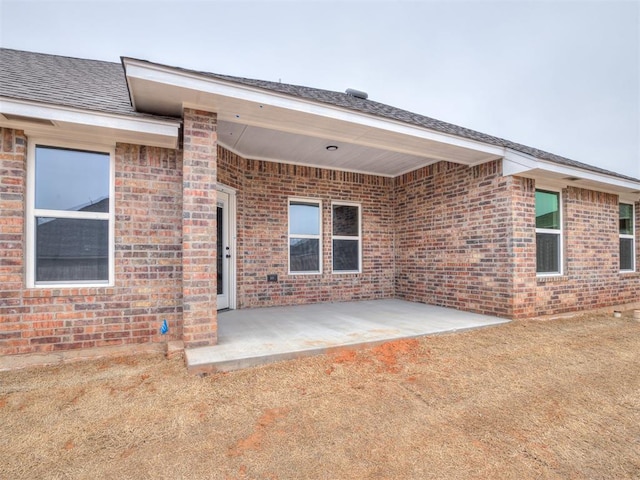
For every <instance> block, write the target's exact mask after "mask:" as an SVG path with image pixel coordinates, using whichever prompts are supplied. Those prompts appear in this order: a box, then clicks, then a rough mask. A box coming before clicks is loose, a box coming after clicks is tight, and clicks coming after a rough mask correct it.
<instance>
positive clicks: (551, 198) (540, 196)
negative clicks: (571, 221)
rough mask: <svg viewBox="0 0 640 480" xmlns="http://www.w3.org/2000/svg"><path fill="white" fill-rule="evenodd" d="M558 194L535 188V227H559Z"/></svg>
mask: <svg viewBox="0 0 640 480" xmlns="http://www.w3.org/2000/svg"><path fill="white" fill-rule="evenodd" d="M559 204H560V194H559V193H557V192H545V191H542V190H536V228H551V229H558V230H559V229H560V208H559Z"/></svg>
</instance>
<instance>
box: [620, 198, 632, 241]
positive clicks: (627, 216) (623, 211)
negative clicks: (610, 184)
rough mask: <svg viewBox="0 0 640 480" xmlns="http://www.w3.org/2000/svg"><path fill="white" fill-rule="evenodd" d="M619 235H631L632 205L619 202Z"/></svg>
mask: <svg viewBox="0 0 640 480" xmlns="http://www.w3.org/2000/svg"><path fill="white" fill-rule="evenodd" d="M620 235H633V205H630V204H628V203H621V204H620Z"/></svg>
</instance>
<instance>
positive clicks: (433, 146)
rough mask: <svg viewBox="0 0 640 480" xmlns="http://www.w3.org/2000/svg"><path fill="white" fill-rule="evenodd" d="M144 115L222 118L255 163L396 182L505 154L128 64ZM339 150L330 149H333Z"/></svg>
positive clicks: (228, 140)
mask: <svg viewBox="0 0 640 480" xmlns="http://www.w3.org/2000/svg"><path fill="white" fill-rule="evenodd" d="M123 61H124V64H125V68H126V74H127V82H128V85H129V91H130V94H131V98H132V101H133V103H134V106H135V108H136V110H137V111H140V112H147V113H154V114H159V115H167V116H175V117H180V116H181V115H182V111H183V109H184V108H197V109H203V110H207V111H212V112H216V113H217V114H218V141H219V143H220V144H221V145H222V146H224V147H226V148H228V149H229V150H231V151H233V152H235V153H237V154H239V155H241V156H243V157H245V158H249V159H257V160H269V161H275V162H284V163H294V164H302V165H310V166H319V167H325V168H332V169H340V170H348V171H354V172H362V173H370V174H375V175H382V176H389V177H395V176H398V175H401V174H403V173H406V172H409V171H412V170H415V169H417V168H420V167H422V166H425V165H429V164H432V163H435V162H438V161H441V160H446V161H449V162H453V163H459V164H465V165H476V164H480V163H484V162H488V161H491V160H495V159H498V158H502V157H503V156H504V148H501V147H496V146H493V145H488V144H484V143H482V142H478V141H475V140H468V139H464V138H460V137H456V136H454V135H448V134H444V133H440V132H435V131H431V130H428V129H426V128H421V127H417V126H413V125H409V124H405V123H402V122H399V121H394V120H389V119H384V118H381V117H377V116H374V115H370V114H365V113H361V112H355V111H352V110H348V109H345V108H340V107H336V106H332V105H327V104H323V103H321V102H314V101H310V100H308V99H302V98H296V97H292V96H289V95H284V94H281V93H278V92H271V91H267V90H264V89H260V88H256V87H251V86H247V85H241V84H237V83H234V82H231V81H225V80H221V79H218V78H211V77H208V76H206V75H201V74H198V73H197V72H189V71H184V70H181V69H176V68H172V67H166V66H163V65H157V64H152V63H149V62H145V61H138V60H133V59H124V60H123ZM330 145H333V146H336V147H338V148H337V149H334V150H332V151H329V150H327V148H326V147H327V146H330Z"/></svg>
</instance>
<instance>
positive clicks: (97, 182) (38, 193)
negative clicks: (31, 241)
mask: <svg viewBox="0 0 640 480" xmlns="http://www.w3.org/2000/svg"><path fill="white" fill-rule="evenodd" d="M109 177H110V173H109V154H108V153H95V152H83V151H80V150H63V149H61V148H52V147H41V146H38V147H36V171H35V179H36V186H35V205H36V208H43V209H47V210H73V211H85V212H108V211H109Z"/></svg>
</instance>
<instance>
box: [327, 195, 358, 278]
mask: <svg viewBox="0 0 640 480" xmlns="http://www.w3.org/2000/svg"><path fill="white" fill-rule="evenodd" d="M340 206H344V207H356V208H357V209H358V235H357V236H354V235H334V234H333V207H340ZM334 240H354V241H355V240H357V241H358V269H357V270H336V269H335V267H334V263H333V241H334ZM331 271H332V273H335V274H338V275H339V274H348V273H362V206H361V205H360V204H359V203H354V202H338V201H336V202H331Z"/></svg>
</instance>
